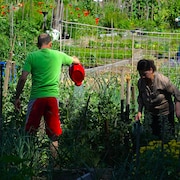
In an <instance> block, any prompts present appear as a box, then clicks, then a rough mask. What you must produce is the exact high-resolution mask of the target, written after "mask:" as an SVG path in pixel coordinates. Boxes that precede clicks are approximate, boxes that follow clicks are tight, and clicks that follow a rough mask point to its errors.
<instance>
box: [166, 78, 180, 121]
mask: <svg viewBox="0 0 180 180" xmlns="http://www.w3.org/2000/svg"><path fill="white" fill-rule="evenodd" d="M166 91H167V92H169V93H171V94H172V95H173V96H174V101H175V113H176V117H177V118H180V91H179V89H178V88H177V87H176V86H175V85H174V84H172V83H171V81H170V80H169V79H168V81H167V85H166Z"/></svg>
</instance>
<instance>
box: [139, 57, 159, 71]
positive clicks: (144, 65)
mask: <svg viewBox="0 0 180 180" xmlns="http://www.w3.org/2000/svg"><path fill="white" fill-rule="evenodd" d="M151 68H152V69H153V72H154V71H156V66H155V64H154V61H153V60H147V59H141V60H140V61H139V62H138V64H137V70H138V71H148V70H150V69H151Z"/></svg>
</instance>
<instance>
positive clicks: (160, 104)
mask: <svg viewBox="0 0 180 180" xmlns="http://www.w3.org/2000/svg"><path fill="white" fill-rule="evenodd" d="M138 90H139V95H138V105H139V106H138V111H139V112H142V110H143V108H145V110H147V111H149V112H151V113H152V114H154V115H161V114H162V115H168V114H169V113H170V112H173V111H174V103H173V100H172V96H174V100H175V101H180V91H179V90H178V89H177V88H176V87H175V86H174V85H173V84H172V83H171V82H170V80H169V79H168V78H167V77H166V76H164V75H162V74H160V73H158V72H154V79H153V82H152V85H151V86H148V85H147V84H146V82H145V80H144V79H143V78H140V79H139V81H138Z"/></svg>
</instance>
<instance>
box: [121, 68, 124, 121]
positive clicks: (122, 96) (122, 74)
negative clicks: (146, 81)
mask: <svg viewBox="0 0 180 180" xmlns="http://www.w3.org/2000/svg"><path fill="white" fill-rule="evenodd" d="M121 120H124V69H122V71H121Z"/></svg>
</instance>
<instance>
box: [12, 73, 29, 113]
mask: <svg viewBox="0 0 180 180" xmlns="http://www.w3.org/2000/svg"><path fill="white" fill-rule="evenodd" d="M28 74H29V73H28V72H26V71H23V72H22V74H21V76H20V78H19V80H18V83H17V86H16V93H15V103H14V105H15V109H16V110H20V103H21V102H20V99H19V97H20V95H21V93H22V90H23V88H24V85H25V83H26V80H27V76H28Z"/></svg>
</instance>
